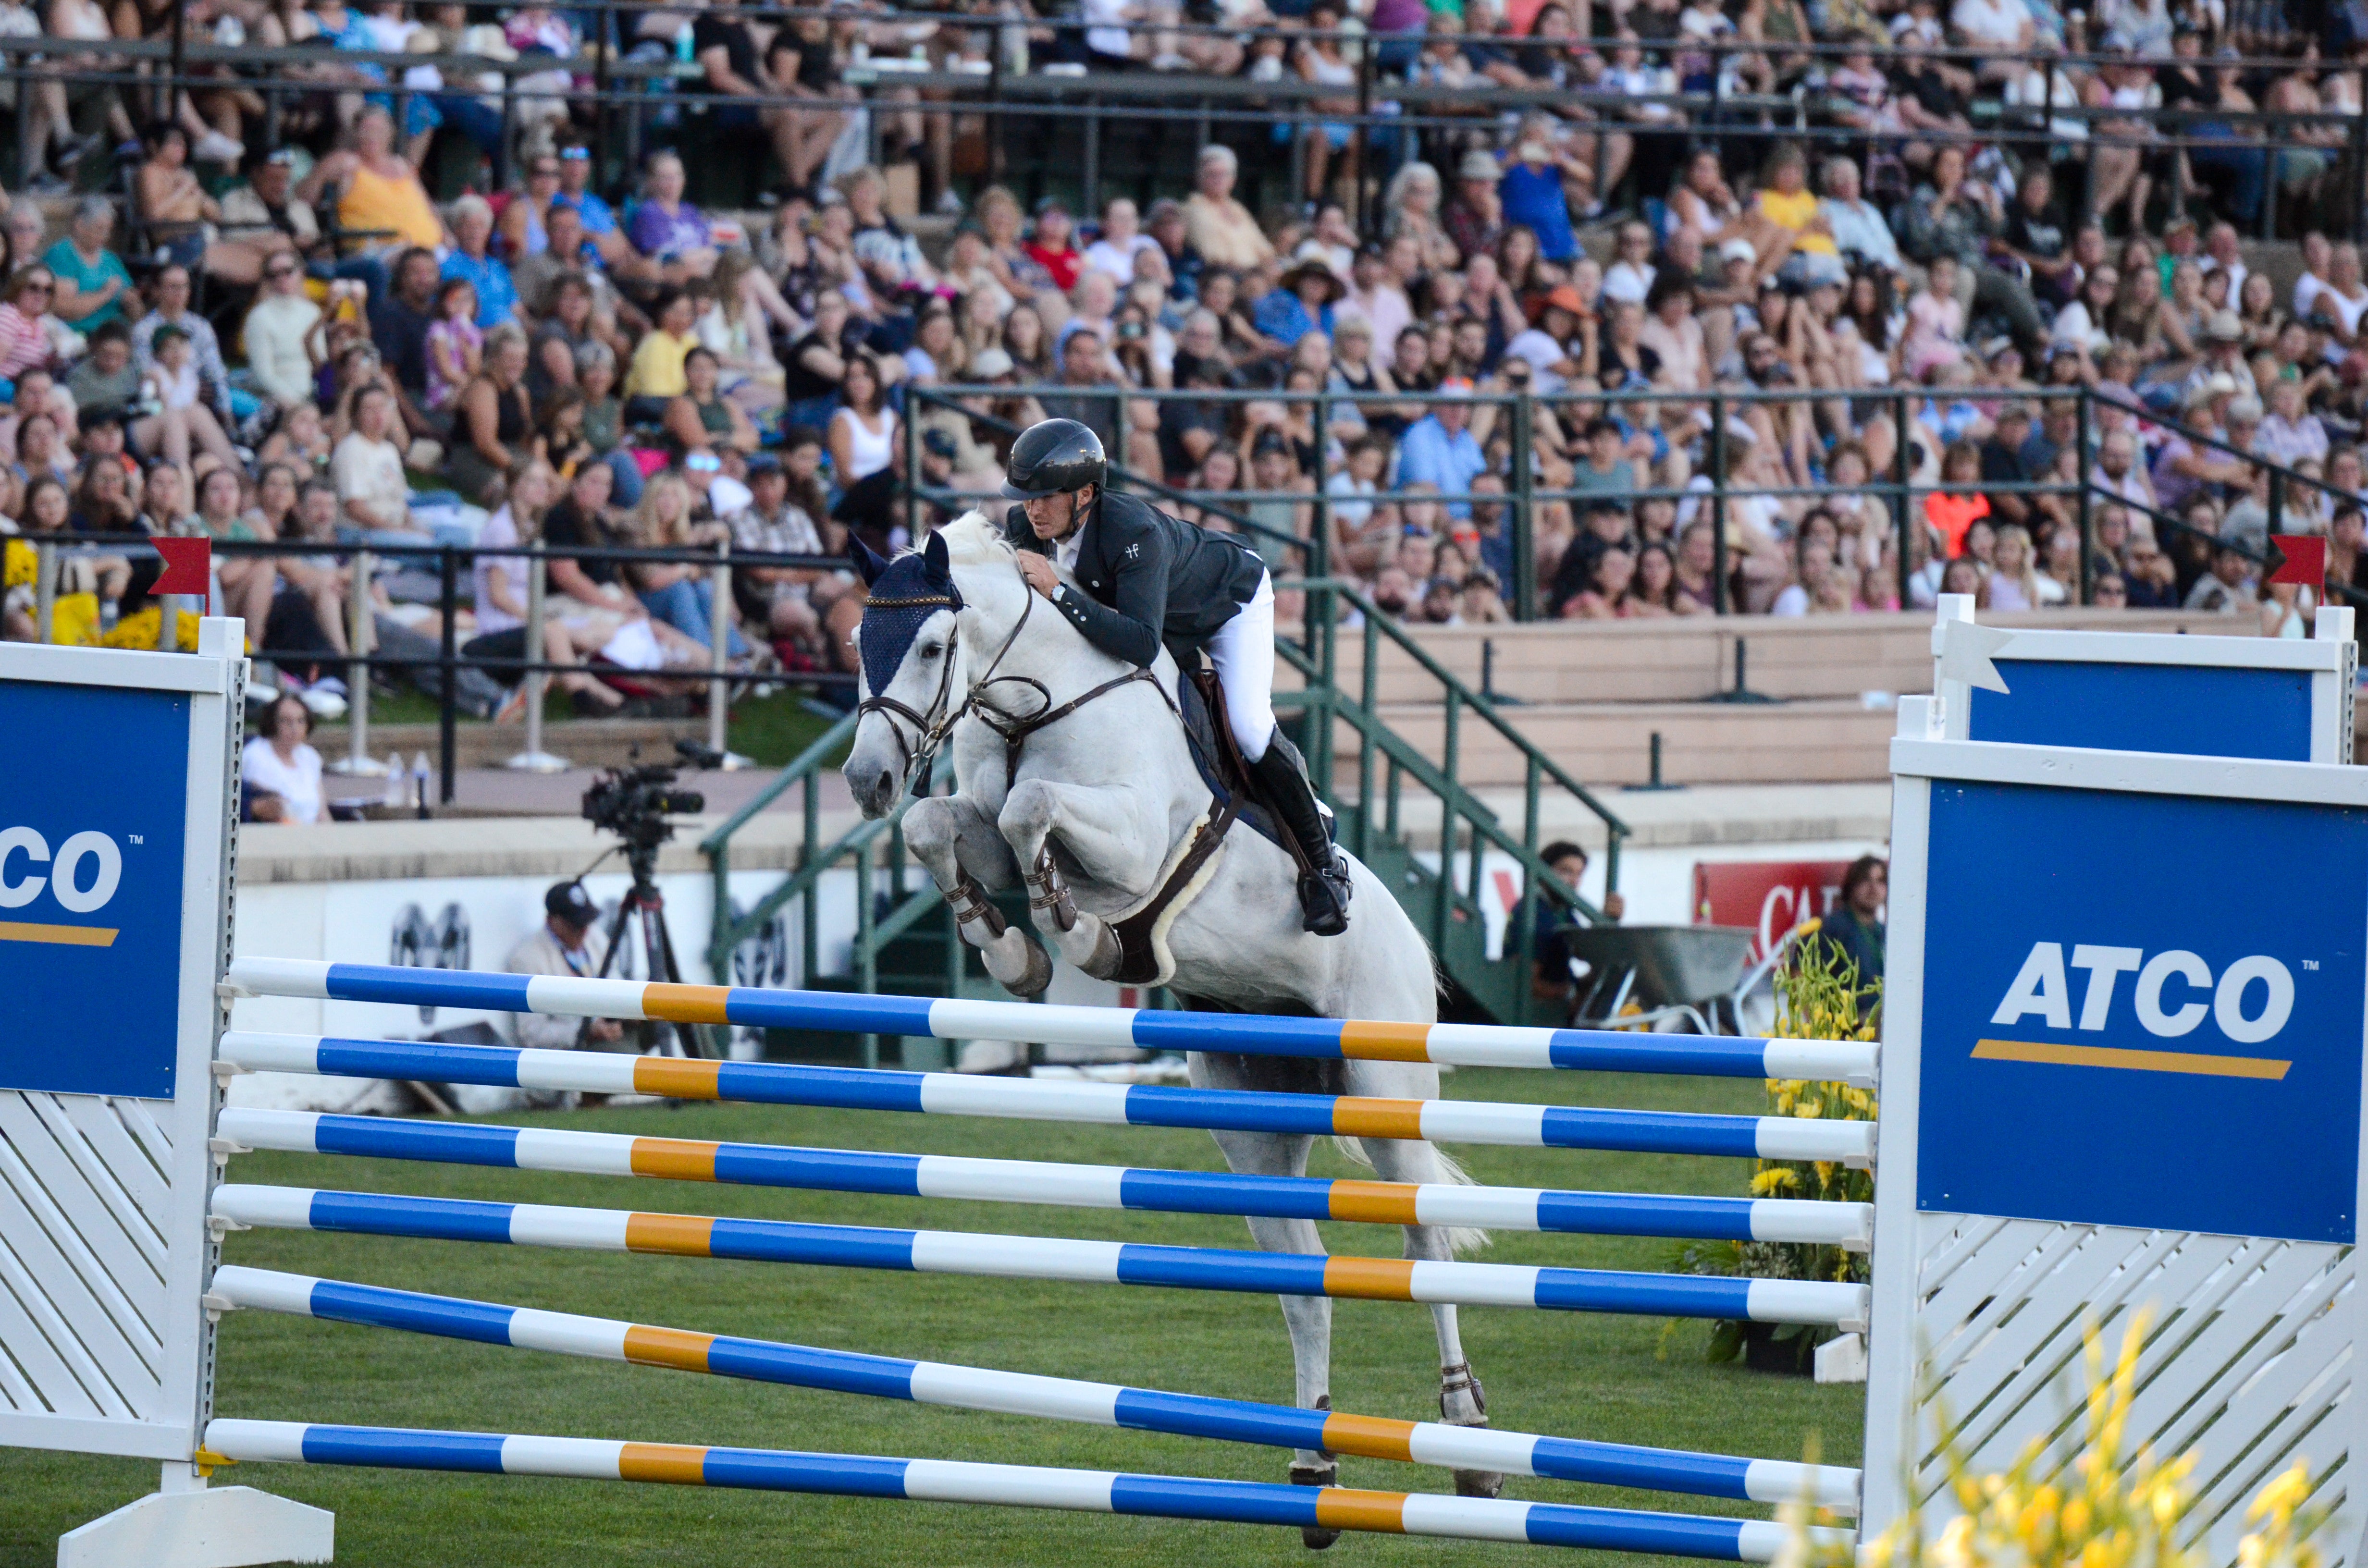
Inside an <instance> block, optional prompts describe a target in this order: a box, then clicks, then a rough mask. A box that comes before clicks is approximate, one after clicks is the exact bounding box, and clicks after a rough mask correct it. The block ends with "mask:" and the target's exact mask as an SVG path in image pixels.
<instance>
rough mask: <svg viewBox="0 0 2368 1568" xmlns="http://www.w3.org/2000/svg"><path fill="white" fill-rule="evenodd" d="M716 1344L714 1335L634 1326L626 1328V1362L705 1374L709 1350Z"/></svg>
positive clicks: (679, 1329)
mask: <svg viewBox="0 0 2368 1568" xmlns="http://www.w3.org/2000/svg"><path fill="white" fill-rule="evenodd" d="M714 1343H715V1335H712V1334H693V1333H691V1332H690V1331H689V1330H688V1329H681V1328H652V1327H650V1326H649V1325H648V1324H638V1323H637V1324H629V1325H627V1327H626V1329H625V1359H626V1360H628V1361H631V1362H632V1363H633V1365H635V1366H637V1367H672V1368H673V1369H675V1370H677V1371H678V1372H703V1371H705V1370H707V1352H708V1348H709V1347H710V1346H712V1345H713V1344H714Z"/></svg>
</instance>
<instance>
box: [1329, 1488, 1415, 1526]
mask: <svg viewBox="0 0 2368 1568" xmlns="http://www.w3.org/2000/svg"><path fill="white" fill-rule="evenodd" d="M1315 1522H1316V1523H1317V1524H1319V1525H1321V1526H1323V1527H1324V1528H1326V1529H1335V1530H1378V1531H1381V1532H1382V1533H1383V1534H1387V1535H1404V1534H1405V1533H1406V1494H1405V1493H1403V1492H1360V1491H1357V1490H1356V1489H1354V1488H1353V1487H1348V1486H1327V1487H1326V1488H1325V1489H1324V1490H1323V1491H1321V1492H1318V1493H1317V1494H1315Z"/></svg>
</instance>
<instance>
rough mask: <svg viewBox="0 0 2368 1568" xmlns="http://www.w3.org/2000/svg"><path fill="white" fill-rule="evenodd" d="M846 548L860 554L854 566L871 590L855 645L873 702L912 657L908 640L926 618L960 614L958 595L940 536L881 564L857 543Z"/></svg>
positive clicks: (959, 593)
mask: <svg viewBox="0 0 2368 1568" xmlns="http://www.w3.org/2000/svg"><path fill="white" fill-rule="evenodd" d="M850 548H851V549H853V550H857V551H862V554H860V555H858V556H857V557H856V561H857V563H858V564H859V565H860V566H862V567H863V568H864V580H865V581H866V582H867V583H869V584H870V585H871V594H870V596H869V597H866V598H865V599H864V601H863V634H862V636H861V637H860V639H858V642H859V643H860V647H861V649H862V652H863V682H864V686H865V687H866V688H868V689H869V690H870V691H871V693H872V694H873V695H874V696H877V695H879V694H880V693H881V692H883V691H885V690H887V689H888V687H889V686H890V684H891V683H893V682H894V680H895V678H896V672H897V670H898V669H899V668H901V667H902V666H903V665H904V663H905V654H906V653H911V652H912V649H913V639H914V638H915V637H916V636H918V635H920V631H921V628H922V627H923V626H924V625H926V624H927V623H928V619H929V617H931V616H933V615H935V614H937V613H938V612H939V610H941V609H950V610H952V611H954V612H956V613H957V614H959V613H961V610H962V590H961V589H960V588H957V587H955V586H954V579H953V572H952V569H951V562H950V561H949V560H948V557H947V554H946V541H945V540H944V538H943V536H941V535H939V534H935V533H932V534H931V535H930V536H929V543H928V549H926V550H924V551H908V552H906V553H905V554H903V555H900V556H898V557H896V559H895V560H894V561H890V562H882V561H881V559H880V557H878V556H877V555H873V554H872V553H871V551H869V550H866V549H864V547H863V544H862V541H861V540H851V541H850ZM866 557H869V560H868V561H867V560H866V559H865V558H866Z"/></svg>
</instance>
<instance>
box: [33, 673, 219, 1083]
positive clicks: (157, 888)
mask: <svg viewBox="0 0 2368 1568" xmlns="http://www.w3.org/2000/svg"><path fill="white" fill-rule="evenodd" d="M0 734H5V735H6V736H7V737H8V747H9V752H10V754H11V756H14V757H15V759H16V760H15V761H14V762H12V763H11V764H10V765H9V766H8V767H6V768H0V997H5V998H6V1026H5V1027H0V1089H47V1090H51V1091H52V1092H55V1093H60V1094H85V1095H130V1096H140V1097H142V1098H150V1099H166V1098H170V1097H171V1096H172V1093H173V1077H174V1061H175V1057H176V1050H177V1040H178V1030H179V1017H178V1015H179V1008H180V978H181V977H180V964H181V918H182V915H181V897H182V858H183V855H182V846H183V841H184V839H185V837H186V832H187V817H186V813H187V812H188V768H189V760H188V759H189V698H188V695H187V694H186V693H179V692H165V691H133V690H123V689H118V688H114V687H89V686H48V685H34V684H29V683H23V682H5V683H0Z"/></svg>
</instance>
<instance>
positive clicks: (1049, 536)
mask: <svg viewBox="0 0 2368 1568" xmlns="http://www.w3.org/2000/svg"><path fill="white" fill-rule="evenodd" d="M1108 470H1109V462H1108V460H1107V459H1105V458H1104V457H1103V455H1102V443H1101V439H1100V437H1098V436H1096V435H1095V434H1094V433H1093V431H1092V430H1090V429H1088V428H1087V426H1084V425H1081V424H1079V423H1078V422H1077V421H1076V420H1074V419H1046V420H1042V421H1040V422H1039V423H1037V424H1034V425H1031V426H1029V427H1028V428H1027V429H1026V430H1025V431H1023V432H1021V434H1020V437H1019V440H1018V441H1016V442H1014V443H1013V444H1012V448H1011V470H1010V478H1009V480H1008V483H1005V485H1004V487H1003V493H1004V494H1006V495H1008V496H1010V497H1012V498H1013V499H1014V500H1017V501H1018V502H1019V506H1014V507H1013V508H1011V510H1010V512H1009V513H1008V514H1007V515H1006V517H1005V518H1004V524H1003V527H1004V537H1005V538H1006V539H1008V540H1010V542H1011V543H1012V544H1013V545H1015V546H1017V547H1018V549H1019V570H1020V573H1021V574H1022V575H1024V576H1025V577H1026V578H1027V579H1028V585H1029V586H1030V587H1031V588H1033V589H1035V590H1036V591H1037V592H1038V593H1040V594H1042V595H1043V596H1044V597H1046V598H1047V599H1049V600H1051V601H1052V603H1053V606H1054V608H1058V609H1059V610H1060V611H1061V613H1062V614H1064V615H1065V616H1067V617H1068V618H1069V620H1070V622H1071V623H1072V624H1073V625H1075V626H1076V629H1077V630H1078V631H1081V632H1083V633H1085V637H1086V641H1087V642H1091V643H1092V644H1093V645H1094V646H1095V647H1097V648H1099V649H1100V650H1101V651H1102V652H1103V653H1109V654H1110V655H1111V656H1113V657H1115V658H1121V659H1124V660H1126V661H1127V662H1129V663H1130V664H1134V665H1144V666H1148V665H1150V664H1151V663H1152V661H1153V660H1155V659H1156V658H1157V657H1158V656H1159V648H1160V644H1161V643H1162V642H1165V643H1166V644H1167V648H1168V651H1169V652H1170V653H1174V654H1175V655H1176V663H1177V666H1178V668H1179V669H1183V670H1190V669H1193V668H1197V667H1198V662H1197V660H1196V658H1195V654H1196V653H1198V652H1199V651H1201V650H1206V651H1207V653H1208V654H1209V662H1210V663H1211V664H1212V665H1215V666H1216V671H1217V682H1218V685H1219V686H1220V687H1223V688H1224V694H1225V719H1226V727H1227V728H1228V729H1230V730H1231V731H1232V732H1233V736H1234V742H1235V744H1236V745H1238V746H1239V747H1240V748H1241V753H1242V760H1243V761H1245V762H1247V764H1248V765H1249V769H1250V775H1251V777H1252V778H1253V779H1254V780H1255V781H1256V782H1257V784H1258V790H1259V792H1260V793H1261V794H1263V795H1264V796H1265V798H1266V800H1267V801H1268V803H1269V805H1271V806H1272V807H1273V809H1274V812H1275V814H1276V815H1277V816H1278V817H1280V818H1281V826H1282V829H1283V831H1285V832H1286V833H1289V834H1290V835H1292V838H1294V839H1295V840H1297V841H1298V844H1299V847H1300V851H1301V855H1302V858H1303V862H1304V866H1305V868H1307V869H1304V870H1303V871H1302V872H1301V875H1300V878H1299V904H1300V909H1301V911H1302V913H1303V915H1304V917H1305V918H1304V925H1305V926H1306V928H1307V929H1308V930H1309V931H1312V932H1314V933H1315V935H1317V936H1319V937H1337V936H1338V935H1339V934H1340V933H1341V932H1343V931H1345V930H1347V929H1348V928H1349V868H1348V866H1347V864H1346V862H1344V861H1343V860H1342V859H1341V858H1340V857H1339V852H1338V850H1336V849H1335V848H1334V847H1333V846H1332V836H1331V835H1330V834H1329V833H1328V832H1327V831H1326V828H1325V824H1324V815H1323V812H1320V811H1319V810H1317V808H1316V804H1315V790H1314V789H1313V788H1312V787H1311V786H1310V785H1309V783H1308V781H1307V771H1306V765H1305V764H1304V762H1303V761H1302V760H1301V759H1300V756H1299V752H1298V749H1297V748H1296V747H1294V746H1293V745H1292V744H1291V743H1290V742H1289V741H1288V740H1285V739H1284V738H1283V737H1282V736H1281V734H1279V733H1276V731H1275V723H1274V584H1273V582H1272V580H1271V579H1270V578H1269V576H1268V574H1267V570H1266V565H1265V563H1264V562H1261V561H1260V560H1259V559H1258V552H1257V551H1254V550H1252V549H1250V548H1249V546H1248V545H1247V544H1246V543H1244V542H1243V541H1242V540H1239V539H1236V538H1235V537H1234V536H1233V535H1231V534H1222V533H1214V532H1212V531H1210V530H1209V529H1207V528H1196V527H1194V526H1193V525H1192V524H1190V523H1187V522H1182V521H1179V520H1178V519H1177V518H1174V517H1169V516H1168V515H1167V513H1165V512H1162V511H1160V510H1158V509H1157V508H1156V507H1154V506H1149V505H1147V504H1146V503H1144V501H1142V500H1140V499H1138V498H1137V497H1135V496H1133V495H1124V494H1116V493H1113V492H1110V491H1106V490H1105V489H1104V488H1103V479H1104V476H1105V475H1106V473H1107V472H1108ZM1054 562H1059V564H1060V565H1062V566H1064V567H1065V568H1067V569H1068V572H1069V574H1070V577H1071V578H1072V579H1073V580H1074V585H1071V584H1064V583H1063V582H1062V581H1061V579H1060V577H1059V576H1058V575H1057V574H1055V573H1054V571H1053V563H1054ZM1079 588H1083V589H1084V592H1083V593H1080V592H1078V589H1079Z"/></svg>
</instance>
